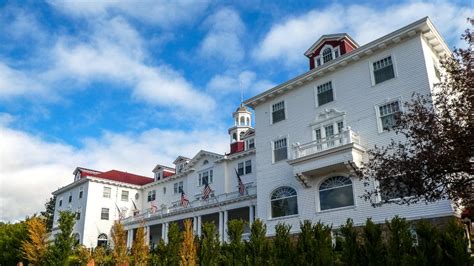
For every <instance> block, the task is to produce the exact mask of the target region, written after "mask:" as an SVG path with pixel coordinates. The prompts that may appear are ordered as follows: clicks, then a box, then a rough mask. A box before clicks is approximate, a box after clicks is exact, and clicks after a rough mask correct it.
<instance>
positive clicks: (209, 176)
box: [197, 168, 214, 187]
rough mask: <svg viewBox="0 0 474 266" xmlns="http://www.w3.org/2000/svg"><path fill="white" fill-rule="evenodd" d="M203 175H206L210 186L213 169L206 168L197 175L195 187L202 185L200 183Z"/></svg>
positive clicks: (212, 179)
mask: <svg viewBox="0 0 474 266" xmlns="http://www.w3.org/2000/svg"><path fill="white" fill-rule="evenodd" d="M204 173H207V182H208V183H209V184H212V183H213V182H214V168H207V169H205V170H202V171H200V172H199V173H198V182H197V187H202V186H203V185H204V184H203V183H202V177H203V174H204Z"/></svg>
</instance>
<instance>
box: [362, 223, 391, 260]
mask: <svg viewBox="0 0 474 266" xmlns="http://www.w3.org/2000/svg"><path fill="white" fill-rule="evenodd" d="M362 236H363V240H364V241H363V242H364V244H363V246H362V254H363V264H364V265H367V266H378V265H383V264H384V263H385V260H384V259H385V248H384V244H383V242H382V229H381V228H380V225H378V224H375V223H374V222H372V220H371V219H370V218H368V219H367V222H366V223H365V227H364V233H363V234H362Z"/></svg>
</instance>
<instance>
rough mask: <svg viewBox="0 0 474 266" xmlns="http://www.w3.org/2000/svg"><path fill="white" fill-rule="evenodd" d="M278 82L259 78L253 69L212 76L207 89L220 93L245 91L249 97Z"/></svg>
mask: <svg viewBox="0 0 474 266" xmlns="http://www.w3.org/2000/svg"><path fill="white" fill-rule="evenodd" d="M275 85H276V84H275V83H273V82H271V81H269V80H266V79H262V80H259V79H257V74H256V73H255V72H252V71H242V72H240V73H233V72H229V73H225V74H218V75H215V76H214V77H212V79H211V80H210V81H209V82H208V84H207V89H208V90H209V91H210V92H212V93H214V94H219V95H228V94H232V93H237V92H240V89H242V90H243V91H244V94H245V95H244V97H249V96H252V95H255V94H257V93H260V92H262V91H265V90H268V89H271V88H272V87H274V86H275Z"/></svg>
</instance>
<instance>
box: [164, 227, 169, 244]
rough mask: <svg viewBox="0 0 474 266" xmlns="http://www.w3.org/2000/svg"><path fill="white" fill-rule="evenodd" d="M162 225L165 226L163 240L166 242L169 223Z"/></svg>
mask: <svg viewBox="0 0 474 266" xmlns="http://www.w3.org/2000/svg"><path fill="white" fill-rule="evenodd" d="M164 226H165V236H164V240H165V243H167V244H168V228H169V224H168V223H165V224H164Z"/></svg>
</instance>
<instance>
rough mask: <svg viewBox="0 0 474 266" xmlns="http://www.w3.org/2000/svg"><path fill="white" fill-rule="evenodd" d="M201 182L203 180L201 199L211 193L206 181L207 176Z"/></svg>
mask: <svg viewBox="0 0 474 266" xmlns="http://www.w3.org/2000/svg"><path fill="white" fill-rule="evenodd" d="M203 182H204V190H203V191H202V199H205V200H207V199H208V198H209V196H210V195H211V193H212V189H211V186H209V182H208V181H207V178H204V179H203Z"/></svg>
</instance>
